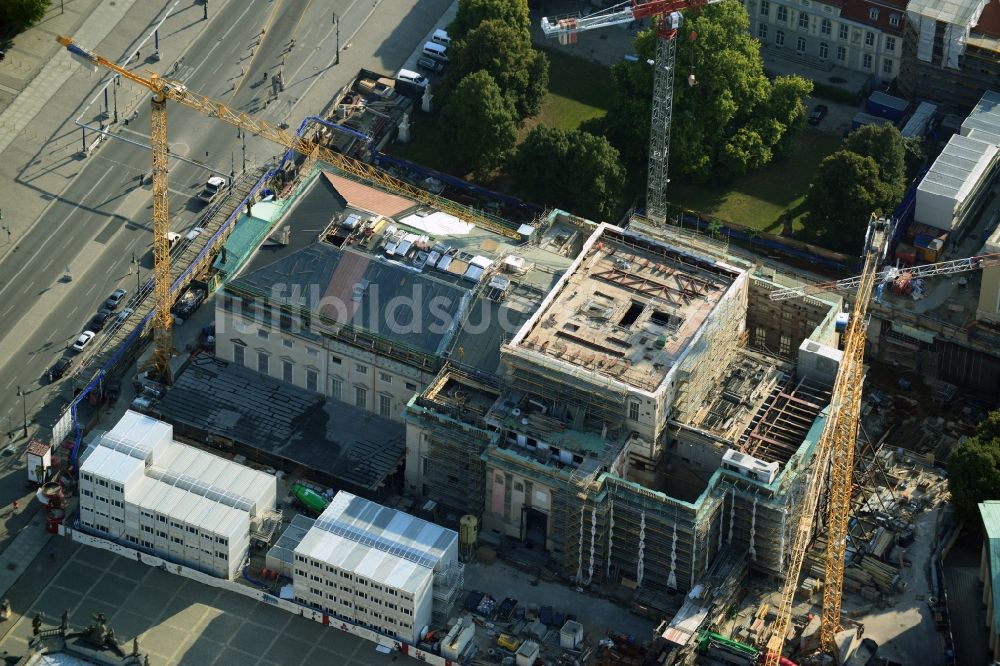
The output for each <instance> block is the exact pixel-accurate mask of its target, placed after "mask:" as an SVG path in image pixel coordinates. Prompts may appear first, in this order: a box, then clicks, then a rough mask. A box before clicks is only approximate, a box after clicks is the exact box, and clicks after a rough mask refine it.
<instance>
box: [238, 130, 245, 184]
mask: <svg viewBox="0 0 1000 666" xmlns="http://www.w3.org/2000/svg"><path fill="white" fill-rule="evenodd" d="M236 137H237V138H240V139H243V173H246V172H247V133H246V132H244V131H243V129H242V128H240V127H237V128H236Z"/></svg>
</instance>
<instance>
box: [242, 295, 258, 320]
mask: <svg viewBox="0 0 1000 666" xmlns="http://www.w3.org/2000/svg"><path fill="white" fill-rule="evenodd" d="M240 312H242V313H243V316H244V317H246V318H247V319H253V318H255V317H256V316H257V308H256V307H254V302H253V301H252V300H250V299H246V298H244V299H242V303H241V305H240Z"/></svg>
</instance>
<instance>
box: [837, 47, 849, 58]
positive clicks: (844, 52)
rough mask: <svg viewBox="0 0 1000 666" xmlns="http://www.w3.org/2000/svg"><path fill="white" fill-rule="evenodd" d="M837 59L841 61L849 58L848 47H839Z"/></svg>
mask: <svg viewBox="0 0 1000 666" xmlns="http://www.w3.org/2000/svg"><path fill="white" fill-rule="evenodd" d="M837 60H839V61H840V62H844V61H845V60H847V49H845V48H844V47H843V46H838V47H837Z"/></svg>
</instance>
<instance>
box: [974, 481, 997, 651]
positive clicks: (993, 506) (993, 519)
mask: <svg viewBox="0 0 1000 666" xmlns="http://www.w3.org/2000/svg"><path fill="white" fill-rule="evenodd" d="M979 515H980V516H982V518H983V528H984V530H985V531H986V543H987V545H988V546H989V551H990V581H991V583H992V584H991V585H990V588H991V589H992V591H993V607H994V608H996V607H997V604H1000V500H987V501H985V502H981V503H980V504H979ZM993 626H994V628H995V631H997V632H998V633H1000V616H997V615H996V614H994V617H993Z"/></svg>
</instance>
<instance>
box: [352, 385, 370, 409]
mask: <svg viewBox="0 0 1000 666" xmlns="http://www.w3.org/2000/svg"><path fill="white" fill-rule="evenodd" d="M354 406H355V407H360V408H361V409H368V389H366V388H365V387H363V386H355V387H354Z"/></svg>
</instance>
